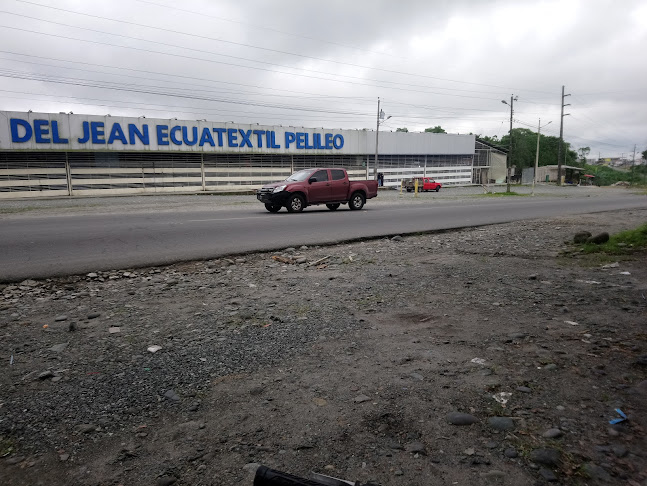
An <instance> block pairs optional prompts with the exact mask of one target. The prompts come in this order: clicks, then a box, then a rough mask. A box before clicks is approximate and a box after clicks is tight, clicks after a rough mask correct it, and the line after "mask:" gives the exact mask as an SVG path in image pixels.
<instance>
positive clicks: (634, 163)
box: [631, 144, 636, 185]
mask: <svg viewBox="0 0 647 486" xmlns="http://www.w3.org/2000/svg"><path fill="white" fill-rule="evenodd" d="M635 166H636V144H634V158H633V159H632V161H631V184H632V185H633V183H634V167H635Z"/></svg>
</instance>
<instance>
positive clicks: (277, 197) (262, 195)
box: [256, 189, 290, 206]
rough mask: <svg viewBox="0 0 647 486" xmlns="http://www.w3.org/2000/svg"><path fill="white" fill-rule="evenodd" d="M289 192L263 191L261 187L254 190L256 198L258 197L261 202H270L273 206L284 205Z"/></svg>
mask: <svg viewBox="0 0 647 486" xmlns="http://www.w3.org/2000/svg"><path fill="white" fill-rule="evenodd" d="M289 197H290V193H289V192H286V191H281V192H270V191H263V190H262V189H261V190H260V191H258V192H256V199H258V200H259V201H260V202H262V203H263V204H272V205H273V206H285V205H286V203H287V201H288V198H289Z"/></svg>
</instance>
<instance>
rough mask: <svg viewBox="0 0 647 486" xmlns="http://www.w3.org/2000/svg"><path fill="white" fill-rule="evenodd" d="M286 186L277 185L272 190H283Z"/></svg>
mask: <svg viewBox="0 0 647 486" xmlns="http://www.w3.org/2000/svg"><path fill="white" fill-rule="evenodd" d="M285 188H286V186H276V187H275V188H274V190H273V191H272V192H281V191H282V190H283V189H285Z"/></svg>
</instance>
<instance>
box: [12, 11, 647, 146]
mask: <svg viewBox="0 0 647 486" xmlns="http://www.w3.org/2000/svg"><path fill="white" fill-rule="evenodd" d="M0 17H1V18H0V45H1V46H2V47H0V51H2V52H0V59H2V64H1V65H2V67H1V68H0V93H1V94H2V106H1V109H3V110H16V111H27V110H30V109H31V110H33V111H45V112H60V111H65V112H69V111H73V112H74V113H90V114H105V113H111V114H114V115H124V116H139V115H145V116H147V117H159V118H170V117H177V118H185V119H205V118H206V119H208V120H213V121H236V122H245V123H260V124H282V125H296V126H306V127H326V128H359V129H361V128H368V129H374V128H375V120H376V110H377V98H378V97H380V98H381V99H382V100H383V101H382V103H383V104H382V107H383V109H384V111H385V112H386V113H387V114H389V115H391V116H392V118H391V119H389V120H388V121H387V122H385V123H384V125H383V128H382V129H384V130H389V129H391V130H395V128H397V127H408V128H409V130H410V131H419V130H423V129H424V128H426V127H430V126H435V125H441V126H442V127H444V128H445V129H446V130H447V131H449V132H453V133H468V132H473V133H477V134H483V135H498V136H502V135H504V134H505V133H506V132H507V130H508V127H509V125H508V124H509V116H510V112H509V107H508V106H507V105H504V104H502V103H501V100H502V99H507V100H509V98H510V96H511V95H512V94H514V95H517V96H518V97H519V99H518V101H517V102H516V103H515V116H514V120H515V121H514V125H515V126H516V127H525V128H531V129H533V130H536V125H537V121H538V119H539V118H540V117H541V119H542V124H544V123H547V122H549V121H550V122H552V123H551V124H550V125H549V126H548V127H546V129H545V131H544V132H545V133H548V134H550V135H556V134H558V133H559V119H560V116H559V113H560V95H561V86H562V85H565V86H566V92H567V93H570V94H571V96H570V97H568V98H567V99H566V101H567V103H570V104H571V106H569V107H567V110H566V112H567V113H570V116H567V117H566V118H565V128H564V132H565V138H566V140H567V141H569V142H570V143H571V144H572V146H573V148H575V149H577V148H579V147H583V146H589V147H591V149H592V154H591V155H596V156H597V155H598V153H599V154H601V155H602V156H603V157H617V156H620V155H621V154H625V156H627V155H628V154H630V152H632V151H633V146H634V144H636V145H637V149H638V152H640V151H642V150H645V149H646V148H647V90H645V89H644V87H643V86H644V84H645V81H644V80H645V79H646V77H647V63H645V62H644V53H643V50H644V46H646V45H647V4H645V2H642V1H639V0H635V1H634V0H623V1H622V2H617V1H615V2H611V1H601V0H587V1H584V0H582V1H572V0H561V1H534V2H530V1H519V0H516V1H485V0H483V1H466V0H463V1H452V2H449V1H429V0H427V1H417V0H411V1H406V0H405V1H401V2H393V1H375V0H371V1H368V0H366V1H361V0H355V1H329V2H325V3H324V2H318V1H314V0H305V1H304V0H299V1H296V0H295V1H292V0H277V1H274V2H268V1H264V0H263V1H262V0H250V1H236V2H234V1H228V0H218V1H215V0H214V1H207V0H185V1H183V2H176V1H171V0H112V1H111V2H87V1H77V0H58V1H54V0H51V1H49V2H48V1H45V0H33V1H32V0H29V1H24V0H20V1H19V0H2V2H0Z"/></svg>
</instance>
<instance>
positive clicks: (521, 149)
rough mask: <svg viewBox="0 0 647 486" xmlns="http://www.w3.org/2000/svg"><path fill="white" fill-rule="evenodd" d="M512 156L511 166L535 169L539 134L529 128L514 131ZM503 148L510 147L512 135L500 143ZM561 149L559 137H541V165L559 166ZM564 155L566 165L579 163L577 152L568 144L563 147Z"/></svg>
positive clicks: (504, 137) (502, 139) (506, 136)
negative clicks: (558, 156) (559, 151)
mask: <svg viewBox="0 0 647 486" xmlns="http://www.w3.org/2000/svg"><path fill="white" fill-rule="evenodd" d="M512 142H513V143H512V155H511V156H510V162H511V165H515V166H517V167H521V168H524V167H534V165H535V154H536V152H537V132H533V131H532V130H529V129H527V128H514V129H512ZM499 145H501V146H503V147H509V146H510V135H509V134H507V135H504V136H503V137H501V140H500V141H499ZM558 149H559V137H547V136H546V135H543V134H542V135H540V137H539V165H540V166H541V165H555V164H557V152H558ZM562 153H563V154H564V164H565V165H574V164H575V163H576V162H577V152H575V151H574V150H572V149H571V145H570V144H569V143H568V142H564V143H563V145H562Z"/></svg>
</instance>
